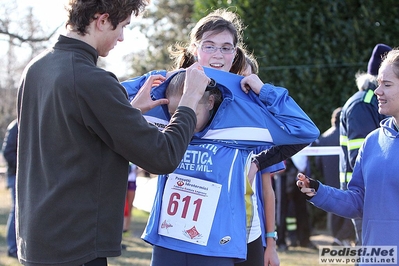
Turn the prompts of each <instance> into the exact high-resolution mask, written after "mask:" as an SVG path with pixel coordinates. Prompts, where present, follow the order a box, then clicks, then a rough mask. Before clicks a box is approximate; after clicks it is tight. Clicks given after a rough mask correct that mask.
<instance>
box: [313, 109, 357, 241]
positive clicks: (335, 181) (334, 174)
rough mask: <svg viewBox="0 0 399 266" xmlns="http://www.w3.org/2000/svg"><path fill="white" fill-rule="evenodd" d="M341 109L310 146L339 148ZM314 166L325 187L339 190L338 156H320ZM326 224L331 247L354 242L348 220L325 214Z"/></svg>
mask: <svg viewBox="0 0 399 266" xmlns="http://www.w3.org/2000/svg"><path fill="white" fill-rule="evenodd" d="M341 110H342V107H338V108H336V109H335V110H334V111H333V112H332V115H331V127H330V128H329V129H327V130H326V131H325V132H324V133H323V134H321V136H320V137H319V139H317V140H316V141H315V143H313V144H312V146H339V124H340V116H341ZM315 165H316V167H317V169H318V170H319V171H320V174H321V176H322V177H323V178H324V182H325V184H326V185H329V186H332V187H335V188H339V187H340V183H339V155H321V156H316V157H315ZM327 221H328V222H327V223H328V225H329V227H330V228H331V235H332V236H333V237H334V242H333V243H332V244H333V245H339V246H350V245H352V242H354V240H355V229H354V227H353V223H352V221H351V220H350V219H348V218H344V217H341V216H338V215H335V214H332V213H327Z"/></svg>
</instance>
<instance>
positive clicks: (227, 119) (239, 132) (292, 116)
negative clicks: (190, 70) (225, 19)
mask: <svg viewBox="0 0 399 266" xmlns="http://www.w3.org/2000/svg"><path fill="white" fill-rule="evenodd" d="M204 70H205V73H206V74H207V75H208V77H210V78H212V79H214V80H215V81H216V83H217V86H218V88H219V89H220V90H221V91H222V94H223V102H222V103H221V105H220V107H219V109H218V111H217V113H216V115H215V116H214V118H213V120H212V122H211V124H210V125H209V126H208V127H207V128H206V129H205V130H203V131H201V132H198V133H196V134H195V135H194V138H193V141H195V143H203V142H206V141H218V142H222V143H226V145H228V146H230V147H243V146H247V147H257V146H262V145H282V144H303V143H312V142H313V141H314V140H316V139H317V138H318V136H319V134H320V131H319V129H318V128H317V127H316V125H315V124H314V123H313V121H312V120H311V119H310V118H309V117H308V115H307V114H306V113H305V112H304V111H303V110H302V109H301V108H300V107H299V105H298V104H297V103H296V102H295V101H294V100H293V99H292V97H290V96H289V94H288V91H287V89H285V88H282V87H276V86H273V85H271V84H265V85H264V86H263V87H262V89H261V91H260V95H256V94H255V93H253V92H252V91H251V92H250V93H248V94H246V93H244V92H243V91H242V90H241V87H240V81H241V79H242V78H243V77H242V76H239V75H236V74H232V73H229V72H225V71H220V70H215V69H212V68H206V67H204ZM153 74H162V75H166V72H165V71H152V72H150V73H148V74H146V75H144V76H141V77H138V78H133V79H130V80H127V81H124V82H122V85H123V86H124V87H125V88H126V90H127V93H128V95H129V99H130V100H131V99H133V98H134V96H135V95H136V94H137V92H138V90H139V89H140V88H141V86H142V85H143V84H144V82H145V80H146V79H147V78H148V77H149V76H150V75H153ZM173 76H174V75H172V76H171V77H169V78H168V79H167V80H166V81H164V82H163V83H162V84H161V85H159V86H158V87H155V88H153V89H152V92H151V95H152V97H153V98H154V99H160V98H165V96H164V95H165V90H166V88H167V85H168V84H169V82H170V80H171V78H172V77H173ZM144 116H145V117H146V119H147V120H148V121H150V122H151V123H154V124H155V125H157V126H158V127H159V128H160V129H162V128H163V126H164V125H166V124H167V122H168V121H169V119H170V115H169V113H168V110H167V107H166V105H165V106H158V107H156V108H154V109H152V110H150V111H149V112H147V113H145V114H144ZM248 117H252V118H253V119H248Z"/></svg>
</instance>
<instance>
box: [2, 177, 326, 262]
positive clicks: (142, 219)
mask: <svg viewBox="0 0 399 266" xmlns="http://www.w3.org/2000/svg"><path fill="white" fill-rule="evenodd" d="M9 203H10V195H9V192H8V191H7V190H6V189H5V186H4V180H0V266H17V265H21V264H19V262H18V261H17V260H16V259H14V258H9V257H8V256H7V246H6V240H5V232H6V222H7V217H8V212H9V209H8V208H9ZM147 218H148V213H146V212H144V211H140V210H137V209H134V210H133V219H132V225H131V231H130V232H127V233H124V234H123V241H122V243H123V244H125V245H126V246H127V248H126V250H123V251H122V255H121V256H119V257H116V258H109V259H108V264H109V265H110V266H148V265H150V261H151V251H152V248H151V245H149V244H147V243H145V242H144V241H143V240H141V239H140V235H141V233H142V232H143V229H144V227H145V224H146V221H147ZM321 233H325V232H321ZM311 239H312V241H313V243H315V244H316V245H319V244H324V245H326V244H327V242H325V241H326V239H328V237H327V238H326V235H325V234H319V235H314V236H312V238H311ZM279 257H280V265H281V266H294V265H300V266H303V265H310V266H312V265H314V266H316V265H317V266H318V265H320V264H319V263H318V250H312V249H308V248H299V247H298V248H290V249H289V250H288V251H284V252H279ZM323 265H326V264H323Z"/></svg>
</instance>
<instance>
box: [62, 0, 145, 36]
mask: <svg viewBox="0 0 399 266" xmlns="http://www.w3.org/2000/svg"><path fill="white" fill-rule="evenodd" d="M149 2H150V0H69V3H68V6H66V7H65V9H66V11H67V12H68V20H67V22H66V26H70V27H71V28H72V29H73V31H76V32H78V34H80V35H86V34H87V27H88V26H89V25H90V23H91V22H92V21H93V20H95V19H96V17H95V15H96V14H98V13H99V14H105V13H108V14H109V20H110V21H111V23H112V26H113V27H114V29H116V27H117V26H118V24H119V23H120V22H122V21H124V20H125V19H126V18H127V17H129V16H130V15H132V13H133V15H134V16H138V15H139V14H140V13H141V12H143V11H144V8H145V7H146V6H147V5H148V4H149Z"/></svg>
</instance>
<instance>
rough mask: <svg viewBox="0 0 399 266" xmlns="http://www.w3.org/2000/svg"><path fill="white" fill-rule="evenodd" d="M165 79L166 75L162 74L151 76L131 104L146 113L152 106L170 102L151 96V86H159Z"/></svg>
mask: <svg viewBox="0 0 399 266" xmlns="http://www.w3.org/2000/svg"><path fill="white" fill-rule="evenodd" d="M164 81H165V77H164V76H162V75H152V76H150V77H149V78H148V79H147V80H146V81H145V83H144V84H143V86H142V87H141V88H140V90H139V92H138V93H137V95H136V97H134V99H133V100H132V101H131V102H130V104H131V105H132V106H133V107H134V108H137V109H140V110H141V112H142V113H143V114H144V113H146V112H148V111H149V110H151V109H152V108H154V107H156V106H159V105H162V104H168V103H169V101H168V100H167V99H166V98H164V99H158V100H153V99H152V98H151V94H150V93H151V88H153V87H155V86H159V85H160V84H161V83H162V82H164Z"/></svg>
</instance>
